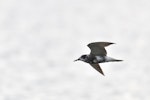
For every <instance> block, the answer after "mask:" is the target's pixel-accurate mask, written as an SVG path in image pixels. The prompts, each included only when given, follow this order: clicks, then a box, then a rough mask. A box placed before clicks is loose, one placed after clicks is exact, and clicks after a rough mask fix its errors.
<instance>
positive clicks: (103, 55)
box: [75, 42, 123, 75]
mask: <svg viewBox="0 0 150 100" xmlns="http://www.w3.org/2000/svg"><path fill="white" fill-rule="evenodd" d="M111 44H115V43H111V42H93V43H89V44H88V45H87V46H88V47H89V48H90V50H91V53H90V54H86V55H82V56H81V57H80V58H78V59H77V60H75V61H79V60H80V61H83V62H86V63H89V64H90V65H91V66H92V67H93V68H94V69H96V70H97V71H98V72H100V73H101V74H102V75H104V73H103V71H102V69H101V67H100V65H99V63H104V62H115V61H123V60H118V59H114V58H111V57H108V56H107V51H106V49H105V47H107V46H109V45H111Z"/></svg>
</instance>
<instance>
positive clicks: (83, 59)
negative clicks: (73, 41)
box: [74, 55, 87, 62]
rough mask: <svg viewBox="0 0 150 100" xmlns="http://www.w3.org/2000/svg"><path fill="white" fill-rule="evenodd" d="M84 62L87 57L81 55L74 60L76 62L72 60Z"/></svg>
mask: <svg viewBox="0 0 150 100" xmlns="http://www.w3.org/2000/svg"><path fill="white" fill-rule="evenodd" d="M79 60H80V61H84V62H85V61H86V60H87V55H82V56H81V57H80V58H78V59H76V60H74V61H79Z"/></svg>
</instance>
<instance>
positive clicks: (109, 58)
mask: <svg viewBox="0 0 150 100" xmlns="http://www.w3.org/2000/svg"><path fill="white" fill-rule="evenodd" d="M105 59H106V62H115V61H123V60H119V59H114V58H111V57H106V58H105Z"/></svg>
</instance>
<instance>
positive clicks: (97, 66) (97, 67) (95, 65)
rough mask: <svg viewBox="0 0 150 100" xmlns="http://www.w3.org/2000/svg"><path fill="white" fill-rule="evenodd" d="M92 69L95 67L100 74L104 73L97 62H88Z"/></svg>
mask: <svg viewBox="0 0 150 100" xmlns="http://www.w3.org/2000/svg"><path fill="white" fill-rule="evenodd" d="M90 65H91V66H92V67H93V68H94V69H96V70H97V71H98V72H100V73H101V74H102V75H104V73H103V71H102V69H101V67H100V66H99V64H90Z"/></svg>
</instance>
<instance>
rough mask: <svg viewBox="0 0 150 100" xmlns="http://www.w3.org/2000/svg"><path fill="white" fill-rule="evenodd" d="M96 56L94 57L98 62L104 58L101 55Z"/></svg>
mask: <svg viewBox="0 0 150 100" xmlns="http://www.w3.org/2000/svg"><path fill="white" fill-rule="evenodd" d="M95 57H96V59H97V61H98V62H101V61H103V60H104V58H103V57H101V56H95Z"/></svg>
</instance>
